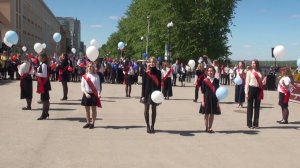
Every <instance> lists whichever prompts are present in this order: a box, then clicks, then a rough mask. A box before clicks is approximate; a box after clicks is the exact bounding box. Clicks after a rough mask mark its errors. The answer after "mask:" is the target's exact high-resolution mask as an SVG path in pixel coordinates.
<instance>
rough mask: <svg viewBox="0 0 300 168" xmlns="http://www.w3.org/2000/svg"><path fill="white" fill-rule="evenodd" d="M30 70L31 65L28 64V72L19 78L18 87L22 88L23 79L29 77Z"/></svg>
mask: <svg viewBox="0 0 300 168" xmlns="http://www.w3.org/2000/svg"><path fill="white" fill-rule="evenodd" d="M31 69H32V64H31V63H30V67H29V71H28V72H26V73H25V74H23V75H22V76H21V78H20V86H22V84H23V81H24V78H26V77H27V76H28V75H29V73H30V72H31Z"/></svg>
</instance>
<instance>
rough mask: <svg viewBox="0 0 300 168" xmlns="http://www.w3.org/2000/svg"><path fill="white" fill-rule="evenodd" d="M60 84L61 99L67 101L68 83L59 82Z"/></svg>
mask: <svg viewBox="0 0 300 168" xmlns="http://www.w3.org/2000/svg"><path fill="white" fill-rule="evenodd" d="M61 84H62V87H63V93H64V96H63V98H65V99H67V98H68V81H61Z"/></svg>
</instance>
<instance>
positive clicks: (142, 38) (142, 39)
mask: <svg viewBox="0 0 300 168" xmlns="http://www.w3.org/2000/svg"><path fill="white" fill-rule="evenodd" d="M141 42H142V45H141V46H142V51H141V60H142V59H143V48H144V36H142V37H141Z"/></svg>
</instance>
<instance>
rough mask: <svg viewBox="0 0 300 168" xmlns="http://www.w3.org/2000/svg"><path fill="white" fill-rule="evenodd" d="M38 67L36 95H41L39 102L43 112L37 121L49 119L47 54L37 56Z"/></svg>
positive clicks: (49, 87) (49, 85)
mask: <svg viewBox="0 0 300 168" xmlns="http://www.w3.org/2000/svg"><path fill="white" fill-rule="evenodd" d="M39 61H40V65H39V66H38V68H37V73H36V76H37V93H39V94H41V97H40V100H41V101H42V103H43V112H42V115H41V116H40V117H39V118H38V120H44V119H47V118H49V113H48V112H49V108H50V102H49V100H50V96H49V91H50V90H51V84H50V80H49V67H48V62H47V54H46V53H43V54H41V55H40V56H39Z"/></svg>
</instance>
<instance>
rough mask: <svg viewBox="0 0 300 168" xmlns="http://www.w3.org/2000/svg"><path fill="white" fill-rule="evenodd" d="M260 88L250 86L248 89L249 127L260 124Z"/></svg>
mask: <svg viewBox="0 0 300 168" xmlns="http://www.w3.org/2000/svg"><path fill="white" fill-rule="evenodd" d="M259 93H260V88H259V87H253V86H249V91H248V107H247V126H248V127H252V126H255V127H258V126H259V125H258V124H259V110H260V102H261V100H260V99H259ZM253 104H254V120H253V122H252V118H253Z"/></svg>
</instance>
